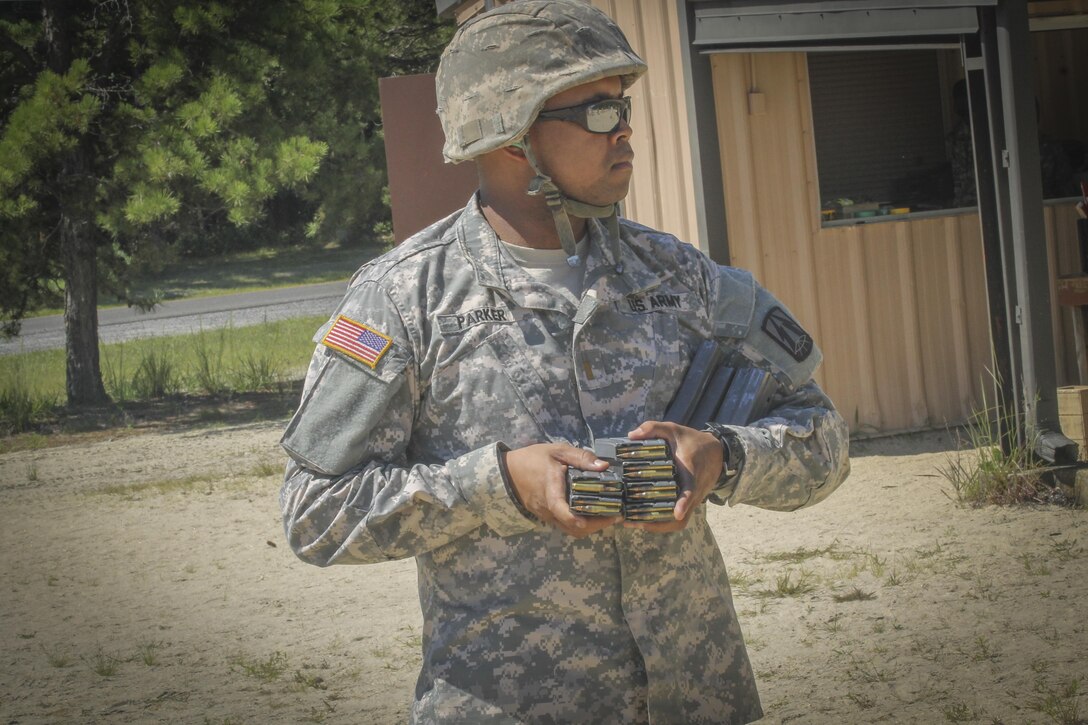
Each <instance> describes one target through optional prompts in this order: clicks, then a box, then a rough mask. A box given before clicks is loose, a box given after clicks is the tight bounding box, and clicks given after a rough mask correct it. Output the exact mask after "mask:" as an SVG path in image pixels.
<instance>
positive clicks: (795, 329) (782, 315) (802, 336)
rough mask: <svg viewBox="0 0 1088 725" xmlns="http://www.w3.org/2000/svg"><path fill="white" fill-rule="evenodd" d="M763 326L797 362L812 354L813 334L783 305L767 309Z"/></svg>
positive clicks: (769, 335) (768, 334)
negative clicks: (791, 315) (784, 308)
mask: <svg viewBox="0 0 1088 725" xmlns="http://www.w3.org/2000/svg"><path fill="white" fill-rule="evenodd" d="M761 327H762V329H763V331H764V332H765V333H767V336H768V337H770V338H771V339H772V340H774V341H775V343H777V344H778V346H779V347H781V348H782V349H783V350H785V351H786V352H788V353H789V354H790V357H792V358H793V359H794V360H796V361H797V362H804V361H805V360H806V359H807V358H808V356H809V355H811V354H812V349H813V347H814V343H813V341H812V336H811V335H809V334H808V333H807V332H805V330H804V328H802V327H801V326H800V325H799V324H797V321H796V320H795V319H793V318H792V317H790V316H789V314H788V313H787V312H786V311H785V310H783V309H782V308H781V307H772V308H771V309H769V310H767V314H766V316H765V317H764V318H763V324H762V325H761Z"/></svg>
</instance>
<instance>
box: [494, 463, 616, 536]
mask: <svg viewBox="0 0 1088 725" xmlns="http://www.w3.org/2000/svg"><path fill="white" fill-rule="evenodd" d="M503 455H504V456H505V459H506V461H505V462H506V472H507V474H508V475H509V476H510V483H511V485H512V486H513V488H514V491H515V493H516V494H517V496H518V498H519V499H520V500H521V503H522V505H523V506H525V508H526V509H528V510H529V512H530V513H532V514H533V516H536V517H537V518H538V519H540V521H541V522H542V523H544V524H545V525H546V526H552V527H555V528H557V529H559V530H560V531H562V532H563V533H565V534H567V535H569V536H574V537H576V538H581V537H583V536H589V535H590V534H593V533H596V532H598V531H600V530H601V529H605V528H607V527H609V526H613V525H615V524H617V523H619V522H620V521H622V520H623V518H622V517H619V516H614V517H611V518H603V517H596V516H594V517H586V516H578V515H577V514H575V513H573V512H572V511H571V510H570V506H568V505H567V466H574V467H575V468H580V469H582V470H583V471H603V470H604V469H606V468H608V463H607V462H606V461H602V460H600V459H599V458H597V457H596V456H595V455H593V453H592V452H590V451H586V450H582V449H581V448H575V447H574V446H570V445H567V444H566V443H537V444H535V445H531V446H526V447H524V448H518V449H516V450H511V451H506V452H505V453H504V454H503Z"/></svg>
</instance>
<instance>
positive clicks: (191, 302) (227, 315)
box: [0, 281, 347, 355]
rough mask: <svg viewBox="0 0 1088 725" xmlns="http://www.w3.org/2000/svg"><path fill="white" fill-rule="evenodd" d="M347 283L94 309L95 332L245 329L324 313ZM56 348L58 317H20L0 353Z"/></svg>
mask: <svg viewBox="0 0 1088 725" xmlns="http://www.w3.org/2000/svg"><path fill="white" fill-rule="evenodd" d="M346 287H347V282H346V281H345V282H326V283H324V284H311V285H303V286H301V287H281V288H279V289H273V290H263V291H260V292H241V293H239V294H234V295H223V296H221V297H198V298H195V299H187V300H174V301H173V302H165V303H163V304H161V305H159V306H158V307H156V308H155V309H154V310H153V311H151V312H146V313H145V312H140V311H139V310H135V309H130V308H127V307H115V308H110V309H102V310H99V311H98V336H99V338H100V339H101V341H102V342H122V341H125V340H133V339H136V338H139V337H156V336H160V335H180V334H185V333H189V332H197V331H199V330H201V329H205V330H208V329H214V328H217V327H225V326H227V325H233V326H234V327H245V326H246V325H257V324H260V323H262V322H271V321H273V320H285V319H288V318H291V317H305V316H306V315H328V314H331V313H332V311H333V310H334V309H335V308H336V304H337V303H338V302H339V301H340V298H341V297H343V296H344V290H345V288H346ZM55 347H64V318H63V316H62V315H50V316H48V317H34V318H31V319H28V320H24V321H23V329H22V332H21V333H20V334H19V336H18V337H16V338H13V339H11V340H3V341H0V355H10V354H12V353H17V352H22V351H27V352H29V351H31V350H48V349H50V348H55Z"/></svg>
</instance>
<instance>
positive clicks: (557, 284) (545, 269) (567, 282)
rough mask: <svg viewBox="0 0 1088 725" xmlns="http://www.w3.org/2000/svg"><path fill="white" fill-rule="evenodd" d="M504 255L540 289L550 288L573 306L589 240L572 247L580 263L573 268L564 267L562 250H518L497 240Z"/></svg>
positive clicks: (579, 297) (514, 245)
mask: <svg viewBox="0 0 1088 725" xmlns="http://www.w3.org/2000/svg"><path fill="white" fill-rule="evenodd" d="M499 241H500V242H501V243H502V248H503V250H505V252H506V254H508V255H509V256H510V258H511V259H512V260H514V263H515V264H517V265H518V266H519V267H521V268H522V269H524V270H525V271H526V272H527V273H528V274H529V276H531V277H532V278H533V279H535V280H536V281H537V282H540V283H541V284H543V285H546V286H548V287H551V288H552V289H553V290H555V292H556V293H557V294H561V295H563V296H564V297H566V298H567V299H568V300H570V302H571V303H573V304H574V305H577V304H578V301H579V300H580V299H581V298H582V283H583V280H584V278H585V270H586V265H585V259H586V252H587V251H588V249H589V236H588V235H586V236H583V237H582V238H581V239H580V240H579V241H578V243H577V244H576V245H575V250H576V251H577V254H578V257H579V259H581V260H582V263H581V264H579V265H578V266H577V267H572V266H570V265H569V264H567V253H566V252H564V251H563V250H562V249H534V248H533V247H519V246H517V245H516V244H509V243H507V242H503V241H502V240H501V239H500V240H499Z"/></svg>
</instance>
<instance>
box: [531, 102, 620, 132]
mask: <svg viewBox="0 0 1088 725" xmlns="http://www.w3.org/2000/svg"><path fill="white" fill-rule="evenodd" d="M537 118H543V119H545V120H559V121H570V122H571V123H577V124H578V125H579V126H581V127H582V128H584V129H585V130H587V131H589V132H590V133H612V132H613V131H615V130H616V129H617V128H619V127H620V123H621V122H627V121H630V120H631V97H630V96H624V97H623V98H608V99H606V100H603V101H590V102H589V103H583V104H581V105H579V106H568V107H567V108H556V109H554V110H551V111H541V112H540V113H539V114H537Z"/></svg>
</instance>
